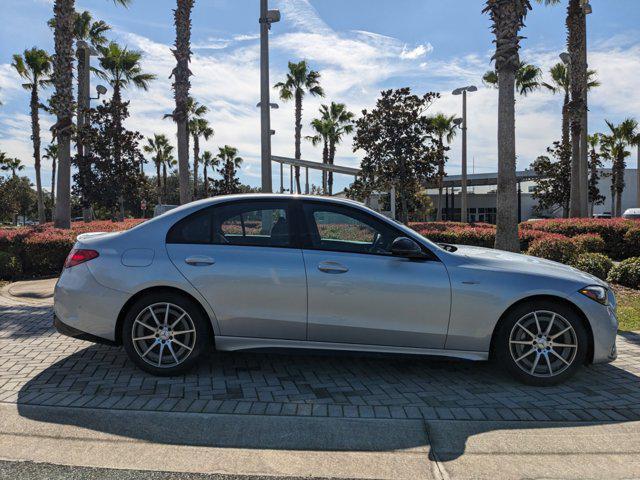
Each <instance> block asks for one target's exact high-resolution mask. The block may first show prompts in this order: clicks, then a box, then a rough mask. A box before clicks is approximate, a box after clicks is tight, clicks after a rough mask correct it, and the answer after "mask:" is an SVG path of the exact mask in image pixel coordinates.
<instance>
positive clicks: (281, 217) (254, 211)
mask: <svg viewBox="0 0 640 480" xmlns="http://www.w3.org/2000/svg"><path fill="white" fill-rule="evenodd" d="M213 225H214V226H213V243H214V244H217V245H249V246H261V247H288V246H291V235H290V223H289V212H288V208H287V205H286V204H282V203H244V204H231V205H225V206H221V207H218V208H216V209H215V210H214V212H213Z"/></svg>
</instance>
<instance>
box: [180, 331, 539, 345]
mask: <svg viewBox="0 0 640 480" xmlns="http://www.w3.org/2000/svg"><path fill="white" fill-rule="evenodd" d="M193 332H195V330H193V329H191V330H180V331H179V332H173V336H174V337H175V336H176V335H186V334H187V333H193ZM528 343H531V342H528Z"/></svg>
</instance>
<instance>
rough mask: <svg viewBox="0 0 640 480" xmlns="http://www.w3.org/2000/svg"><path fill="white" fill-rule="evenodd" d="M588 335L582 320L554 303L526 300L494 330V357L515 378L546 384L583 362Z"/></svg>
mask: <svg viewBox="0 0 640 480" xmlns="http://www.w3.org/2000/svg"><path fill="white" fill-rule="evenodd" d="M587 345H588V336H587V331H586V329H585V327H584V324H583V322H582V319H581V318H580V317H579V316H578V315H577V314H576V313H575V312H574V311H573V310H572V309H571V308H569V307H567V306H566V305H563V304H561V303H558V302H553V301H542V302H527V303H525V304H522V305H520V306H519V307H517V308H515V309H514V310H512V311H511V312H510V313H509V314H508V316H507V318H506V319H505V321H504V322H503V323H502V325H501V326H500V329H499V331H498V332H497V344H496V356H497V358H498V360H499V361H500V363H501V364H502V365H503V366H504V367H505V368H506V369H507V371H508V372H509V373H510V374H511V375H513V376H514V377H515V378H516V379H518V380H520V381H521V382H523V383H526V384H528V385H536V386H550V385H556V384H558V383H561V382H563V381H565V380H566V379H568V378H569V377H571V376H572V375H574V374H575V373H576V371H577V370H578V368H580V366H581V365H583V364H584V362H585V359H586V355H587Z"/></svg>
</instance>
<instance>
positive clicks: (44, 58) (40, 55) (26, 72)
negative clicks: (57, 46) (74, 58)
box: [11, 47, 51, 223]
mask: <svg viewBox="0 0 640 480" xmlns="http://www.w3.org/2000/svg"><path fill="white" fill-rule="evenodd" d="M11 66H13V68H15V69H16V71H17V72H18V75H20V76H21V77H22V78H23V79H25V80H26V83H23V84H22V86H23V88H25V89H26V90H29V91H31V101H30V108H31V140H32V141H33V160H34V168H35V171H36V192H37V197H38V220H39V221H40V223H44V222H45V221H46V213H45V211H44V197H43V194H42V177H41V172H40V115H39V110H40V98H39V94H38V89H39V88H40V87H46V86H47V85H49V84H50V83H51V79H50V78H49V75H51V57H49V54H48V53H47V52H45V51H44V50H42V49H40V48H36V47H33V48H31V49H28V50H25V51H24V53H23V54H22V55H20V54H15V55H14V56H13V63H12V64H11Z"/></svg>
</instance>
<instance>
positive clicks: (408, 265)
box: [303, 201, 451, 349]
mask: <svg viewBox="0 0 640 480" xmlns="http://www.w3.org/2000/svg"><path fill="white" fill-rule="evenodd" d="M303 211H304V219H305V224H306V227H305V228H306V231H305V235H303V238H304V250H303V254H304V261H305V265H306V268H307V283H308V296H309V300H308V303H309V307H308V308H309V314H308V324H309V334H308V338H309V340H310V341H318V342H338V343H353V344H368V345H387V346H402V347H417V348H437V349H440V348H444V344H445V339H446V335H447V328H448V324H449V311H450V304H451V292H450V284H449V276H448V273H447V271H446V268H445V267H444V265H443V264H442V263H441V262H440V261H437V260H435V259H434V260H424V261H423V260H419V261H416V260H410V259H407V258H400V257H394V256H392V255H391V254H390V247H391V243H392V242H393V240H394V239H395V238H397V237H398V236H404V234H402V232H401V231H399V230H397V229H395V228H394V227H393V226H391V225H390V224H388V223H387V222H384V221H382V220H380V219H378V218H376V217H374V216H373V215H370V214H369V213H367V212H365V211H363V210H360V209H357V208H355V207H347V206H335V205H329V204H327V203H325V202H311V201H308V202H304V204H303Z"/></svg>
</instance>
